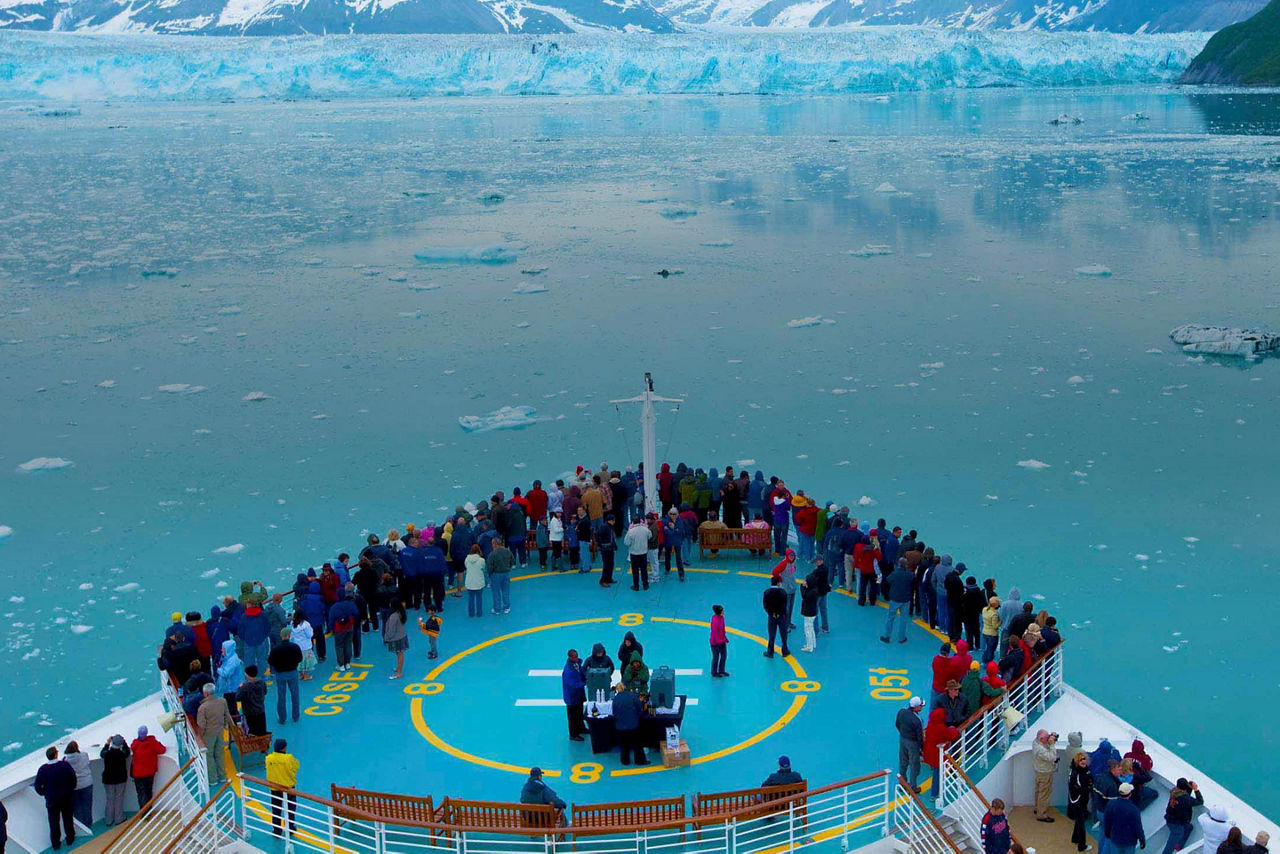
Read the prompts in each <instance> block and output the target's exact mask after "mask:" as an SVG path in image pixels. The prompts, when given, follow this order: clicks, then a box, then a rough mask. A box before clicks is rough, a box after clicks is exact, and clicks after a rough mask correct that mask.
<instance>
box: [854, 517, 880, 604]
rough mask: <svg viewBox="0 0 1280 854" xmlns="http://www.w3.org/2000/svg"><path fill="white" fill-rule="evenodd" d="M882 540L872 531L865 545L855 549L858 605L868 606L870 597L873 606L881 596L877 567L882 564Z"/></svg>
mask: <svg viewBox="0 0 1280 854" xmlns="http://www.w3.org/2000/svg"><path fill="white" fill-rule="evenodd" d="M880 558H881V552H880V540H879V539H878V538H877V536H876V531H875V530H872V531H871V536H870V537H869V538H868V540H867V542H865V543H858V544H857V545H856V546H854V547H853V566H854V568H855V569H857V570H858V604H859V605H865V604H867V598H868V595H869V596H870V599H871V604H872V605H873V606H874V605H875V604H876V596H877V595H879V592H880V590H879V588H880V585H879V582H877V581H876V566H877V565H878V564H879V563H880Z"/></svg>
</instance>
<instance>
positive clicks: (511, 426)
mask: <svg viewBox="0 0 1280 854" xmlns="http://www.w3.org/2000/svg"><path fill="white" fill-rule="evenodd" d="M537 411H538V410H536V409H534V408H533V407H532V406H503V407H500V408H498V409H495V410H494V411H493V412H490V413H488V414H487V415H460V416H458V425H459V426H460V427H462V429H463V430H466V431H467V432H468V433H488V432H491V431H493V430H519V429H521V428H523V427H528V426H529V425H530V424H537V423H538V422H539V421H549V420H551V419H549V418H538V417H536V416H535V415H534V413H535V412H537Z"/></svg>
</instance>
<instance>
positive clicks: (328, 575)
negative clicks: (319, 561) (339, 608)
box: [320, 561, 340, 605]
mask: <svg viewBox="0 0 1280 854" xmlns="http://www.w3.org/2000/svg"><path fill="white" fill-rule="evenodd" d="M339 585H340V580H339V578H338V573H336V572H334V571H333V565H332V564H330V563H329V562H328V561H325V564H324V566H322V567H320V595H321V596H323V597H324V604H325V605H332V604H333V603H334V602H337V601H338V587H339Z"/></svg>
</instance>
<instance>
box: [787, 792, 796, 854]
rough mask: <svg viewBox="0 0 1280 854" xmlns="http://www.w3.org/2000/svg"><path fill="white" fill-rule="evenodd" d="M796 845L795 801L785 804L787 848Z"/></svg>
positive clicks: (790, 848) (789, 848)
mask: <svg viewBox="0 0 1280 854" xmlns="http://www.w3.org/2000/svg"><path fill="white" fill-rule="evenodd" d="M795 847H796V802H795V801H794V800H793V801H791V803H789V804H787V850H788V851H790V850H792V849H793V848H795Z"/></svg>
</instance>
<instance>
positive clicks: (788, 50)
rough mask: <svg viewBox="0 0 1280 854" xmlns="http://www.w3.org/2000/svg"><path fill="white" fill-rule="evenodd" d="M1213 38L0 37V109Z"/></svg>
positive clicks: (849, 76) (898, 63) (1141, 65)
mask: <svg viewBox="0 0 1280 854" xmlns="http://www.w3.org/2000/svg"><path fill="white" fill-rule="evenodd" d="M1208 37H1209V34H1207V33H1169V34H1160V35H1123V34H1114V33H1076V32H1053V33H1044V32H1034V33H1020V32H1003V31H996V32H970V31H958V30H948V29H943V28H937V27H877V28H874V29H856V30H844V31H839V32H829V31H824V32H819V33H794V32H777V31H774V32H765V33H752V34H749V35H745V34H737V33H733V34H730V33H703V34H697V35H690V34H680V35H639V34H630V35H617V34H577V35H566V36H558V37H556V38H555V40H554V41H549V40H546V39H539V38H534V37H530V36H469V35H468V36H438V35H406V36H359V35H355V36H293V37H260V38H244V37H239V38H230V37H228V38H217V39H210V38H206V37H198V36H130V35H85V34H71V33H29V32H15V31H9V32H0V69H3V73H0V99H3V100H25V101H30V100H38V101H61V102H69V101H70V102H75V101H101V100H116V99H137V100H162V101H219V100H226V99H258V98H265V99H280V98H366V99H367V98H379V97H387V98H398V97H425V96H504V95H522V96H524V95H656V94H717V95H733V94H763V95H783V94H790V93H799V94H842V93H856V92H893V91H917V90H942V89H971V88H985V87H1068V86H1100V85H1101V86H1105V85H1123V84H1154V83H1168V82H1172V81H1174V80H1176V79H1177V77H1178V76H1179V74H1181V72H1182V70H1183V69H1184V68H1185V67H1186V66H1187V65H1188V64H1189V63H1190V61H1191V59H1192V58H1193V57H1194V56H1195V55H1196V54H1197V53H1198V52H1199V51H1200V48H1201V47H1203V46H1204V43H1205V42H1206V41H1207V40H1208Z"/></svg>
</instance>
